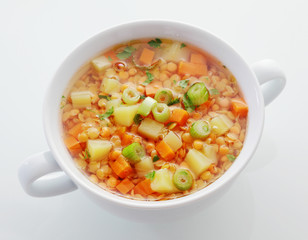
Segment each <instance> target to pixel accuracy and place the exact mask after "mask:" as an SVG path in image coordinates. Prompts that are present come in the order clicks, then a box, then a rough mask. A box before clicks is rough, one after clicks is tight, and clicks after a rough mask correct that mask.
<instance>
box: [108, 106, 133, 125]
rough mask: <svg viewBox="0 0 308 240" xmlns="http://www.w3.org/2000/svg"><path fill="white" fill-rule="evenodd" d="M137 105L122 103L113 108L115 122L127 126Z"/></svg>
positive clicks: (131, 121)
mask: <svg viewBox="0 0 308 240" xmlns="http://www.w3.org/2000/svg"><path fill="white" fill-rule="evenodd" d="M138 107H139V105H122V106H120V107H117V108H116V109H114V112H113V115H114V120H115V121H116V123H117V124H120V125H123V126H126V127H129V126H131V125H132V124H133V122H134V117H135V115H136V113H137V110H138Z"/></svg>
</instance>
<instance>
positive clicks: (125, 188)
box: [116, 178, 135, 194]
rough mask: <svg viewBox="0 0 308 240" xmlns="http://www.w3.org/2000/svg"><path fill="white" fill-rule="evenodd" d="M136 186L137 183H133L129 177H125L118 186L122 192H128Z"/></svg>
mask: <svg viewBox="0 0 308 240" xmlns="http://www.w3.org/2000/svg"><path fill="white" fill-rule="evenodd" d="M134 187H135V184H133V183H132V182H131V181H130V180H129V179H128V178H125V179H124V180H123V181H122V182H120V183H119V184H118V185H117V186H116V188H117V189H118V190H119V191H120V193H122V194H126V193H128V192H129V191H130V190H132V189H133V188H134Z"/></svg>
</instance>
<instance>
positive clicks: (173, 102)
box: [167, 98, 180, 106]
mask: <svg viewBox="0 0 308 240" xmlns="http://www.w3.org/2000/svg"><path fill="white" fill-rule="evenodd" d="M179 102H180V99H179V98H176V99H173V100H171V101H170V102H169V103H168V104H167V105H168V106H171V105H174V104H177V103H179Z"/></svg>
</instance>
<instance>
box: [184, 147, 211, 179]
mask: <svg viewBox="0 0 308 240" xmlns="http://www.w3.org/2000/svg"><path fill="white" fill-rule="evenodd" d="M185 161H186V162H187V164H188V166H189V168H190V170H191V171H192V172H193V173H194V174H195V175H196V177H198V176H199V175H200V174H201V173H202V172H204V171H205V170H207V169H208V168H209V166H210V165H211V163H212V161H211V160H210V159H208V158H207V157H206V156H205V155H204V154H203V153H201V152H199V151H198V150H196V149H190V150H189V152H188V153H187V155H186V157H185Z"/></svg>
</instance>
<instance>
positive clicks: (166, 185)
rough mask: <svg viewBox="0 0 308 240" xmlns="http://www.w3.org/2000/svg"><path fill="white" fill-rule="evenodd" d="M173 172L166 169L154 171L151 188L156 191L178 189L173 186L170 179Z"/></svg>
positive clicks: (173, 190)
mask: <svg viewBox="0 0 308 240" xmlns="http://www.w3.org/2000/svg"><path fill="white" fill-rule="evenodd" d="M172 177H173V174H172V172H170V171H169V170H168V169H166V168H164V169H160V170H158V171H156V172H155V176H154V179H153V181H152V182H151V188H152V190H153V191H155V192H158V193H174V192H178V191H179V190H178V189H177V188H176V187H175V185H174V184H173V180H172Z"/></svg>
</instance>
